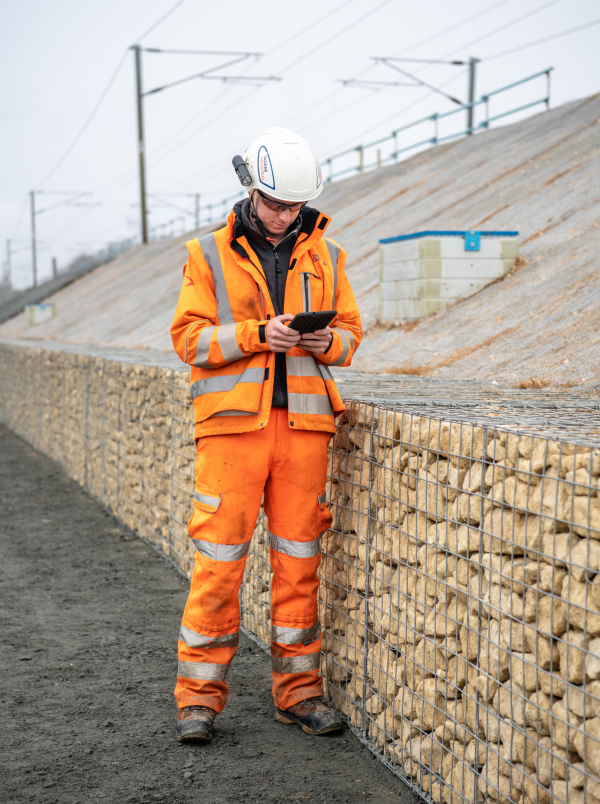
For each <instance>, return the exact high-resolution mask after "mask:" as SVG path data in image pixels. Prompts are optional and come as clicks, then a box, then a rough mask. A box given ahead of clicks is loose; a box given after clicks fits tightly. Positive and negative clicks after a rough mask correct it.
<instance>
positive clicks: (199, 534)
mask: <svg viewBox="0 0 600 804" xmlns="http://www.w3.org/2000/svg"><path fill="white" fill-rule="evenodd" d="M236 160H237V161H238V163H241V161H242V158H241V157H240V158H238V157H236ZM236 160H234V163H235V162H236ZM236 170H238V175H240V171H239V169H238V168H237V167H236ZM242 174H243V176H242V178H245V179H246V183H247V184H248V182H250V180H251V183H250V184H249V191H248V194H249V198H248V199H246V200H244V201H240V202H239V203H238V204H236V205H235V207H234V208H233V211H232V212H231V214H230V215H229V218H228V220H227V225H226V226H225V228H223V229H220V230H219V231H217V232H214V233H212V234H208V235H204V236H203V237H201V238H200V239H199V240H198V239H195V240H191V241H190V242H188V243H187V244H186V245H187V248H188V252H189V259H188V262H187V264H186V266H185V268H184V271H183V287H182V289H181V295H180V297H179V303H178V305H177V310H176V312H175V318H174V320H173V325H172V327H171V336H172V339H173V344H174V346H175V349H176V351H177V354H178V355H179V356H180V357H181V359H182V360H184V361H185V362H186V363H189V364H190V365H191V367H192V369H191V382H192V386H191V392H192V398H193V404H194V413H195V420H196V429H195V439H196V444H197V460H196V491H195V494H194V513H193V515H192V517H191V519H190V521H189V523H188V532H189V534H190V536H191V538H192V540H193V544H194V546H195V547H196V549H197V552H196V556H195V568H194V572H193V576H192V583H191V588H190V594H189V597H188V601H187V605H186V607H185V611H184V614H183V620H182V625H181V631H180V634H179V670H178V676H177V686H176V688H175V698H176V700H177V704H178V707H179V715H178V721H177V726H176V734H177V737H178V739H179V740H180V741H187V740H204V741H208V740H211V739H212V734H213V721H214V718H215V716H216V715H217V714H218V713H219V712H221V710H222V709H223V707H224V706H225V704H226V702H227V698H228V696H229V687H228V686H227V684H226V683H225V677H226V675H227V671H228V669H229V665H230V664H231V661H232V659H233V656H234V654H235V652H236V650H237V646H238V640H239V627H240V612H239V598H238V594H239V589H240V585H241V582H242V577H243V573H244V565H245V562H246V555H247V553H248V548H249V545H250V539H251V537H252V532H253V530H254V526H255V523H256V519H257V516H258V512H259V509H260V505H261V500H262V498H263V494H264V507H265V511H266V513H267V516H268V523H269V539H270V556H271V566H272V568H273V581H272V588H271V623H272V635H271V638H272V642H271V657H272V671H273V697H274V699H275V705H276V708H277V712H276V718H277V720H279V721H281V722H283V723H297V724H299V725H300V726H301V727H302V728H303V729H304V731H305V732H307V733H309V734H325V733H328V732H331V731H337V730H339V729H340V728H341V727H342V723H341V720H340V718H339V716H338V715H337V714H336V713H335V712H334V711H333V710H332V709H330V708H329V706H327V704H326V703H325V702H324V701H323V698H322V687H321V677H320V676H319V674H318V669H319V652H320V649H321V636H320V625H319V620H318V609H317V592H318V575H317V572H318V567H319V559H320V537H321V536H322V535H323V533H325V532H326V531H327V529H328V527H329V525H330V523H331V514H330V513H329V511H328V509H327V503H326V499H325V483H326V469H327V444H328V442H329V440H330V438H331V434H332V433H334V432H335V424H334V419H335V416H338V415H340V413H341V412H342V411H343V410H344V405H343V403H342V401H341V399H340V396H339V394H338V392H337V389H336V387H335V383H334V381H333V378H332V376H331V373H330V371H329V369H328V368H327V367H328V366H348V365H350V362H351V360H352V355H353V353H354V351H355V350H356V348H357V347H358V345H359V343H360V339H361V336H362V327H361V323H360V316H359V312H358V309H357V305H356V301H355V298H354V294H353V293H352V289H351V287H350V283H349V282H348V279H347V278H346V274H345V272H344V264H345V261H346V254H345V252H344V251H343V249H341V248H340V246H338V245H337V244H336V243H334V242H333V241H332V240H329V239H325V238H324V237H323V234H324V232H325V230H326V228H327V226H328V224H329V220H330V219H329V218H328V217H327V216H326V215H323V214H321V213H320V212H318V211H317V210H316V209H312V208H310V207H308V206H306V202H307V201H310V200H312V199H314V198H316V197H317V196H318V195H319V194H320V193H321V190H322V181H321V171H320V168H319V163H318V162H317V160H316V158H315V156H314V154H313V153H312V151H311V149H310V147H309V146H308V144H307V143H306V142H305V141H304V140H303V139H302V138H301V137H298V136H297V135H295V134H293V133H292V132H291V131H287V130H285V129H282V128H273V129H270V130H269V131H267V132H265V133H264V134H263V135H261V136H260V137H259V138H258V139H257V140H255V141H254V142H253V143H252V145H251V146H250V147H249V148H248V150H247V151H246V153H245V154H244V157H243V166H242ZM318 310H337V316H336V318H335V319H334V320H333V321H332V323H331V327H327V328H326V329H322V330H319V331H317V332H315V333H312V334H303V335H300V334H299V333H298V332H297V331H296V330H293V329H290V328H289V327H288V326H287V323H288V322H289V321H291V320H292V318H293V317H294V315H295V314H296V313H298V312H303V311H305V312H306V311H318Z"/></svg>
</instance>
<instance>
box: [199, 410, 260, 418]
mask: <svg viewBox="0 0 600 804" xmlns="http://www.w3.org/2000/svg"><path fill="white" fill-rule="evenodd" d="M259 413H260V410H257V411H252V410H220V411H219V412H218V413H213V416H258V414H259ZM211 419H212V416H211Z"/></svg>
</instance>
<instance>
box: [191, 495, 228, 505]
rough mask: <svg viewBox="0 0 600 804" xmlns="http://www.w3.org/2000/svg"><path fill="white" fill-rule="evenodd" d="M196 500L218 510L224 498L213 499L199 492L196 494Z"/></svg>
mask: <svg viewBox="0 0 600 804" xmlns="http://www.w3.org/2000/svg"><path fill="white" fill-rule="evenodd" d="M194 499H195V500H196V502H199V503H203V504H204V505H212V506H214V507H215V508H218V507H219V506H220V505H221V500H222V499H223V498H222V497H211V496H210V495H209V494H201V493H200V492H199V491H195V492H194Z"/></svg>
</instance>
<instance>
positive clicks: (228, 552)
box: [192, 539, 250, 561]
mask: <svg viewBox="0 0 600 804" xmlns="http://www.w3.org/2000/svg"><path fill="white" fill-rule="evenodd" d="M192 541H193V542H194V547H195V548H196V550H197V551H198V552H199V553H200V555H202V556H206V558H210V559H212V560H213V561H239V560H240V558H244V556H247V555H248V550H249V549H250V542H249V541H247V542H242V544H215V543H214V542H205V541H204V539H192Z"/></svg>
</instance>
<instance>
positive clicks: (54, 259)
mask: <svg viewBox="0 0 600 804" xmlns="http://www.w3.org/2000/svg"><path fill="white" fill-rule="evenodd" d="M57 274H58V267H57V265H56V257H52V276H53V277H54V278H55V279H56V275H57Z"/></svg>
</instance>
